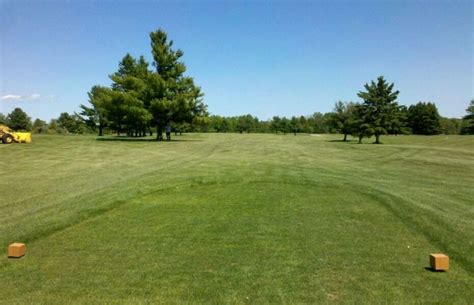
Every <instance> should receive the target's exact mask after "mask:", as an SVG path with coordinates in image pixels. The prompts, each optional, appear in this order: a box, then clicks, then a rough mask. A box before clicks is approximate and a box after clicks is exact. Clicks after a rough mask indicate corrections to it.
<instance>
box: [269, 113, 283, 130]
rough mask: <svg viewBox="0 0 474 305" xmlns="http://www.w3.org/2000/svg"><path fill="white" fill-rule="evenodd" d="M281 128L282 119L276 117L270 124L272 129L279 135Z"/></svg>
mask: <svg viewBox="0 0 474 305" xmlns="http://www.w3.org/2000/svg"><path fill="white" fill-rule="evenodd" d="M280 127H281V118H280V117H279V116H274V117H273V118H272V120H271V122H270V129H271V130H273V131H274V132H275V133H278V131H279V130H280Z"/></svg>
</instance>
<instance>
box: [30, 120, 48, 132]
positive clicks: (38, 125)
mask: <svg viewBox="0 0 474 305" xmlns="http://www.w3.org/2000/svg"><path fill="white" fill-rule="evenodd" d="M47 131H48V124H47V123H46V122H45V121H43V120H40V119H36V120H35V121H34V122H33V132H34V133H46V132H47Z"/></svg>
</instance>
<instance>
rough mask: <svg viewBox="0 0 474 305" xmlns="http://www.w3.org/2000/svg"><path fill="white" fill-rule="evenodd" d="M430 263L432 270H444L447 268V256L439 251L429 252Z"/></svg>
mask: <svg viewBox="0 0 474 305" xmlns="http://www.w3.org/2000/svg"><path fill="white" fill-rule="evenodd" d="M430 265H431V268H433V270H436V271H446V270H448V269H449V257H448V256H447V255H444V254H441V253H432V254H430Z"/></svg>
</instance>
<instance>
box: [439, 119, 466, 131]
mask: <svg viewBox="0 0 474 305" xmlns="http://www.w3.org/2000/svg"><path fill="white" fill-rule="evenodd" d="M439 123H440V126H441V132H442V133H443V134H446V135H453V134H460V132H461V123H462V120H461V119H456V118H444V117H440V119H439Z"/></svg>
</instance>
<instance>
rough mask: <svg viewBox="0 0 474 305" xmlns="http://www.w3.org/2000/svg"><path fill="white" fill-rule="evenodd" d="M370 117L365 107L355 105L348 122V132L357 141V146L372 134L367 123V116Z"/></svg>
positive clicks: (372, 131)
mask: <svg viewBox="0 0 474 305" xmlns="http://www.w3.org/2000/svg"><path fill="white" fill-rule="evenodd" d="M368 115H370V114H369V111H368V108H367V107H366V106H365V105H361V104H355V105H354V108H353V110H352V115H351V118H350V121H349V125H350V130H351V133H352V135H353V136H355V137H357V138H358V139H359V144H361V143H362V139H363V138H370V137H371V136H372V135H373V134H374V129H373V128H372V126H371V125H370V124H369V123H367V122H368V121H369V120H368V119H367V116H368Z"/></svg>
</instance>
